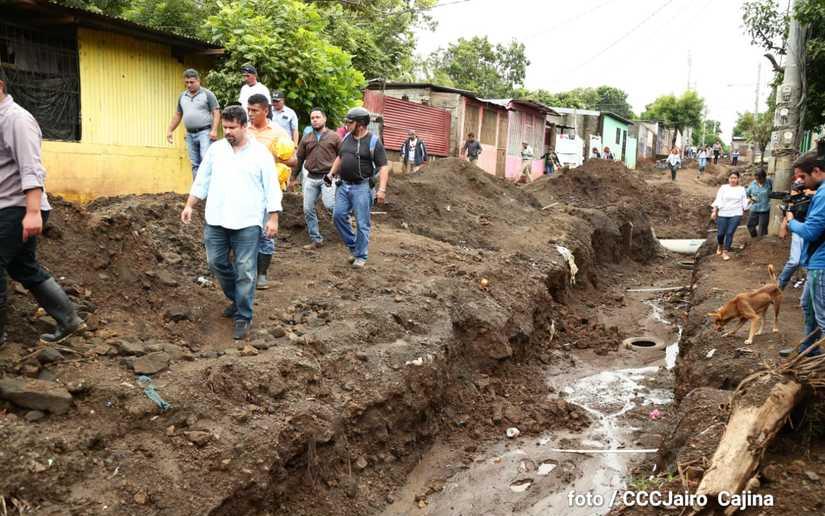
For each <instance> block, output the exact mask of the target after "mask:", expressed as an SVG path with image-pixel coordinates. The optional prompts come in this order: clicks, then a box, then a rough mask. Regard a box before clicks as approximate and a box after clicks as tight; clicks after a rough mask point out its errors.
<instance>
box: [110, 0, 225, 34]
mask: <svg viewBox="0 0 825 516" xmlns="http://www.w3.org/2000/svg"><path fill="white" fill-rule="evenodd" d="M129 4H130V5H129V6H128V7H127V8H126V10H125V11H124V12H123V16H124V17H125V18H127V19H128V20H131V21H133V22H136V23H140V24H143V25H149V26H151V27H155V28H157V29H160V30H164V31H168V32H174V33H175V34H180V35H183V36H190V37H206V26H205V24H204V20H205V19H206V17H207V13H214V12H216V11H217V9H218V7H217V5H216V4H215V3H214V2H203V1H201V0H163V1H158V0H131V2H129Z"/></svg>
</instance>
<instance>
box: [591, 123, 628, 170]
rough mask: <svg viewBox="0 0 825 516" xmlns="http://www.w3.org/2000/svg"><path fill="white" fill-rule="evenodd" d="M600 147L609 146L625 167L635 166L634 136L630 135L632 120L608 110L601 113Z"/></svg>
mask: <svg viewBox="0 0 825 516" xmlns="http://www.w3.org/2000/svg"><path fill="white" fill-rule="evenodd" d="M599 125H600V126H601V133H602V148H604V147H610V151H611V152H612V153H613V156H614V157H615V159H616V160H620V161H622V162H623V163H624V164H625V166H626V167H627V168H630V169H633V168H636V146H637V141H636V138H634V137H633V136H630V134H629V132H630V126H631V125H633V122H631V121H630V120H628V119H626V118H624V117H621V116H619V115H617V114H615V113H611V112H609V111H602V114H601V123H600V124H599Z"/></svg>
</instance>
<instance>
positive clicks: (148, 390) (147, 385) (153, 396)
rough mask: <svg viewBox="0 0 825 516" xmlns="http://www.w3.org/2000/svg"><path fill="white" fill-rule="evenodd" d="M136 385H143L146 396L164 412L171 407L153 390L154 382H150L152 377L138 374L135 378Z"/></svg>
mask: <svg viewBox="0 0 825 516" xmlns="http://www.w3.org/2000/svg"><path fill="white" fill-rule="evenodd" d="M137 382H138V385H140V386H141V387H143V393H144V394H145V395H146V397H147V398H149V399H150V400H152V401H154V402H155V405H157V406H158V407H159V408H160V410H161V411H163V412H165V411H167V410H169V409H170V408H172V405H170V404H169V403H167V402H166V401H164V400H163V398H161V397H160V394H158V392H157V391H156V390H155V384H153V383H152V379H151V378H149V377H148V376H138V378H137Z"/></svg>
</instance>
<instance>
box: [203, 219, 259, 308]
mask: <svg viewBox="0 0 825 516" xmlns="http://www.w3.org/2000/svg"><path fill="white" fill-rule="evenodd" d="M260 236H261V228H260V227H259V226H250V227H248V228H243V229H226V228H224V227H221V226H210V225H209V224H207V225H205V226H204V228H203V241H204V244H205V245H206V260H207V262H208V263H209V269H210V270H211V271H212V274H214V275H215V278H217V280H218V283H219V284H220V285H221V289H223V294H224V295H225V296H226V298H227V299H229V300H230V301H232V303H233V304H234V305H235V319H245V320H247V321H251V320H252V303H253V302H254V301H255V280H256V275H257V274H258V237H260ZM230 251H231V252H232V254H233V255H234V256H235V260H234V263H233V262H230V261H229V253H230Z"/></svg>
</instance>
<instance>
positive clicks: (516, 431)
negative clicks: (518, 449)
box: [506, 426, 521, 439]
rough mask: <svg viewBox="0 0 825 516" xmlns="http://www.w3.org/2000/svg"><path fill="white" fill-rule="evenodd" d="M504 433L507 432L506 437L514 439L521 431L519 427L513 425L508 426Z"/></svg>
mask: <svg viewBox="0 0 825 516" xmlns="http://www.w3.org/2000/svg"><path fill="white" fill-rule="evenodd" d="M506 433H507V437H509V438H510V439H515V438H516V437H518V436H519V435H521V432H520V431H519V429H518V428H516V427H514V426H511V427H510V428H508V429H507V432H506Z"/></svg>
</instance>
